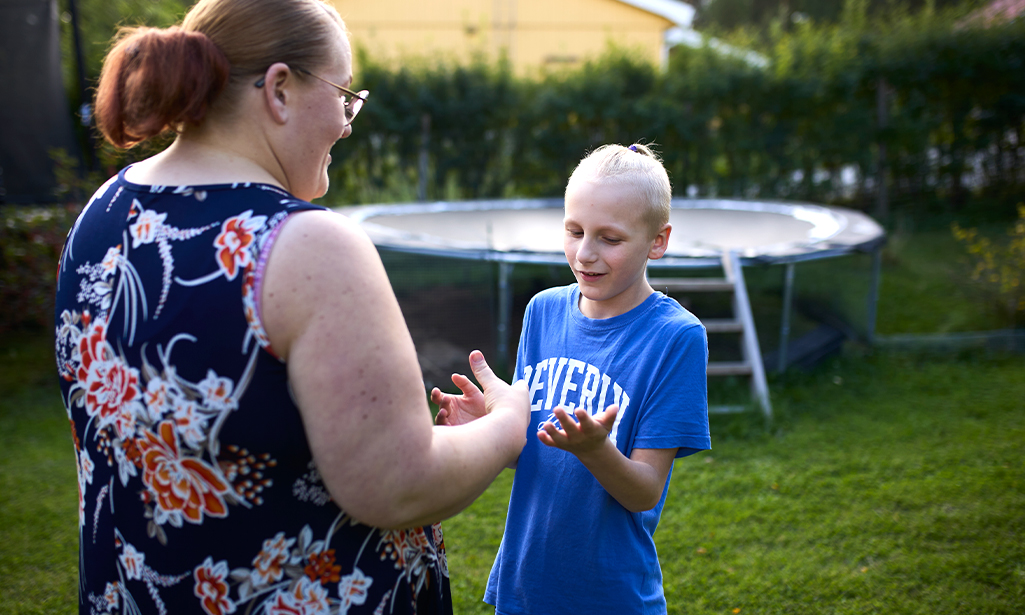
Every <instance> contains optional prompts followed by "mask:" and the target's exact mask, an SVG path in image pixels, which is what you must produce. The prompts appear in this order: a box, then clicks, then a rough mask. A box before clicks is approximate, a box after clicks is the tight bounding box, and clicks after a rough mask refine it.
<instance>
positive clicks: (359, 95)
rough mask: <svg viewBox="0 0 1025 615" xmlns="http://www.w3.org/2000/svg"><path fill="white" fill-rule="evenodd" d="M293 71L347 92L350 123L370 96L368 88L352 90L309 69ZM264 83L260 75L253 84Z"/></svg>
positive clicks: (257, 85) (346, 108)
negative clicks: (357, 90)
mask: <svg viewBox="0 0 1025 615" xmlns="http://www.w3.org/2000/svg"><path fill="white" fill-rule="evenodd" d="M295 72H297V73H303V74H304V75H309V76H310V77H313V78H314V79H318V80H320V81H323V82H324V83H326V84H328V85H330V86H331V87H333V88H337V89H339V90H341V91H342V93H343V94H347V95H348V96H349V99H348V100H346V101H345V121H346V122H348V123H350V124H351V123H352V120H353V119H354V118H355V117H356V114H357V113H359V110H360V109H362V108H363V103H365V102H367V96H370V90H360V91H359V92H353V91H352V90H350V89H349V88H346V87H342V86H340V85H338V84H337V83H334V82H331V81H328V80H327V79H324V78H323V77H320V76H317V75H314V74H313V73H311V72H310V71H308V70H306V69H303V68H296V69H295ZM264 83H265V81H264V77H260V79H259V81H257V82H256V83H254V84H253V85H255V86H256V87H258V88H262V87H263V86H264Z"/></svg>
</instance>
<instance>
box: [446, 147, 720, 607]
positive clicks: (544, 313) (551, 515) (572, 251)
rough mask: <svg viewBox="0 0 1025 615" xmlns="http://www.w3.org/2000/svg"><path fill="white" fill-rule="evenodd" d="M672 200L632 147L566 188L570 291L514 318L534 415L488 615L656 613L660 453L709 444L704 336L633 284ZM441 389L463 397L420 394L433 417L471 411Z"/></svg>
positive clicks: (660, 598) (591, 163) (654, 165)
mask: <svg viewBox="0 0 1025 615" xmlns="http://www.w3.org/2000/svg"><path fill="white" fill-rule="evenodd" d="M671 197H672V192H671V188H670V184H669V178H668V176H667V174H666V171H665V169H664V168H663V167H662V164H661V162H660V161H659V160H658V158H657V157H655V155H654V154H653V153H652V152H651V151H650V150H649V149H648V148H647V147H645V146H644V145H640V144H635V145H632V146H630V147H629V148H626V147H622V146H618V145H609V146H603V147H601V148H598V149H597V150H595V151H594V152H592V153H591V154H590V155H589V156H587V157H586V158H584V159H583V160H582V161H581V162H580V164H579V165H578V166H577V168H576V170H575V171H574V172H573V174H572V176H571V177H570V179H569V182H568V184H567V187H566V199H565V200H566V209H565V219H564V224H565V239H564V248H565V252H566V260H567V262H568V263H569V266H570V268H571V269H572V270H573V275H574V276H575V277H576V281H577V283H576V284H572V285H570V286H566V287H562V288H552V289H548V290H545V291H543V292H541V293H538V295H537V296H535V297H534V298H533V299H532V300H531V302H530V304H529V305H528V306H527V311H526V314H525V316H524V323H523V331H522V334H521V337H520V345H519V350H518V354H517V360H516V378H517V379H523V380H525V381H526V382H527V384H528V386H529V391H530V400H531V404H532V406H531V411H532V416H531V423H530V427H529V428H528V438H527V445H526V446H525V447H524V449H523V452H522V453H521V454H520V457H519V460H518V461H517V465H516V476H515V478H514V480H513V488H512V496H511V498H510V502H509V514H508V518H507V520H506V527H505V534H504V536H503V538H502V545H501V547H500V548H499V552H498V556H497V557H496V559H495V564H494V567H493V568H492V571H491V576H490V579H489V580H488V586H487V591H486V593H485V596H484V601H485V602H487V603H489V604H492V605H495V607H496V608H495V612H496V613H498V614H500V615H514V614H525V613H534V614H538V613H545V614H555V613H573V614H579V613H616V614H620V613H665V612H666V602H665V597H664V595H663V592H662V572H661V569H660V567H659V563H658V556H657V554H656V552H655V543H654V540H653V539H652V535H653V534H654V531H655V528H656V526H657V525H658V521H659V517H660V515H661V512H662V506H663V505H664V504H665V498H666V494H667V492H668V485H669V476H670V473H671V470H672V465H673V461H674V459H676V458H677V457H684V456H686V455H690V454H692V453H695V452H697V451H700V450H706V449H708V448H709V447H710V439H709V433H708V410H707V395H706V386H705V384H706V379H705V369H706V366H707V360H708V351H707V343H706V338H705V331H704V328H703V327H702V326H701V324H700V322H698V320H697V318H695V317H694V316H693V315H692V314H690V313H689V312H688V311H687V310H685V309H684V308H682V307H681V306H680V305H679V304H678V303H677V302H676V301H674V300H673V299H670V298H668V297H666V296H664V295H662V294H660V293H656V292H654V290H653V289H652V288H651V286H650V285H649V284H648V281H647V279H646V277H645V269H646V266H647V261H648V259H658V258H661V257H662V255H663V254H665V251H666V247H667V245H668V241H669V235H670V233H671V231H672V226H671V225H670V224H669V211H670V207H671V205H670V200H671ZM471 365H473V367H474V370H475V371H476V370H477V369H479V368H480V366H481V365H483V357H481V356H480V354H479V353H476V352H475V353H473V354H472V355H471ZM453 382H455V383H456V384H457V385H458V386H459V388H460V389H462V390H463V395H460V396H453V395H445V394H442V393H441V392H440V391H438V390H437V389H435V390H434V391H432V399H433V400H434V401H435V403H438V404H439V405H440V406H441V410H440V411H439V414H438V422H439V423H443V424H444V423H449V424H458V423H461V422H465V421H468V420H472V419H473V418H474V417H475V416H479V415H480V414H482V413H483V410H482V401H481V400H482V399H483V398H482V396H481V395H480V393H479V392H478V391H476V388H475V387H474V386H473V385H472V384H471V383H470V382H469V380H467V379H466V378H465V377H463V376H460V375H454V376H453ZM531 430H533V431H535V432H536V437H530V435H529V432H530V431H531Z"/></svg>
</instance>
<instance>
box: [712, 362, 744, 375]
mask: <svg viewBox="0 0 1025 615" xmlns="http://www.w3.org/2000/svg"><path fill="white" fill-rule="evenodd" d="M753 371H754V370H753V369H752V367H751V364H750V363H748V362H746V361H717V362H714V363H709V364H708V370H707V372H706V373H707V374H708V375H709V376H750V375H751V374H752V373H753Z"/></svg>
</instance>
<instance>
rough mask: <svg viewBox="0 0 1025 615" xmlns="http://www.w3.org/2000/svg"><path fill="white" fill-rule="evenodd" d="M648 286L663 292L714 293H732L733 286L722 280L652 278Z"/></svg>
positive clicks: (731, 283)
mask: <svg viewBox="0 0 1025 615" xmlns="http://www.w3.org/2000/svg"><path fill="white" fill-rule="evenodd" d="M648 284H651V287H652V288H654V289H655V290H661V291H665V292H669V293H671V292H678V293H681V292H692V293H715V292H733V289H734V284H733V282H730V281H729V280H725V279H722V278H653V279H649V280H648Z"/></svg>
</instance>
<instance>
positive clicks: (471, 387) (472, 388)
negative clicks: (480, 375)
mask: <svg viewBox="0 0 1025 615" xmlns="http://www.w3.org/2000/svg"><path fill="white" fill-rule="evenodd" d="M452 384H454V385H456V386H457V387H459V390H460V391H462V392H463V395H467V396H474V395H476V394H477V393H480V389H478V388H477V385H475V384H474V383H473V381H472V380H470V379H469V378H467V377H466V376H464V375H462V374H452Z"/></svg>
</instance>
